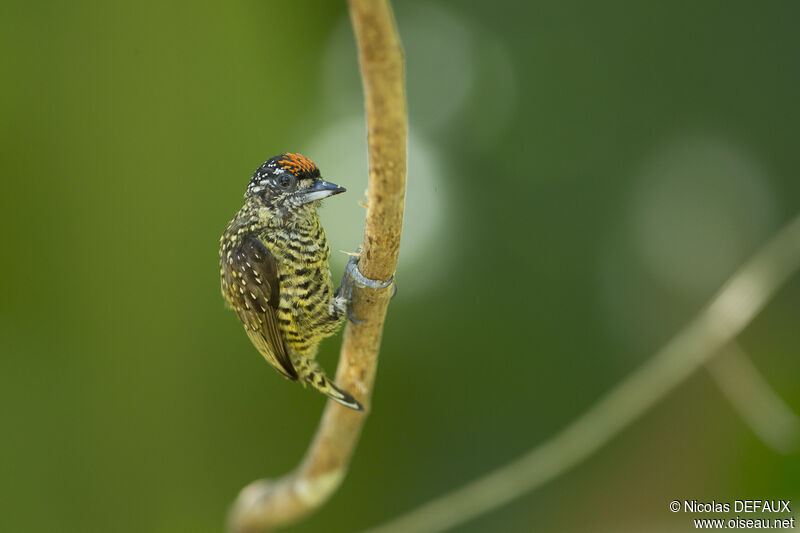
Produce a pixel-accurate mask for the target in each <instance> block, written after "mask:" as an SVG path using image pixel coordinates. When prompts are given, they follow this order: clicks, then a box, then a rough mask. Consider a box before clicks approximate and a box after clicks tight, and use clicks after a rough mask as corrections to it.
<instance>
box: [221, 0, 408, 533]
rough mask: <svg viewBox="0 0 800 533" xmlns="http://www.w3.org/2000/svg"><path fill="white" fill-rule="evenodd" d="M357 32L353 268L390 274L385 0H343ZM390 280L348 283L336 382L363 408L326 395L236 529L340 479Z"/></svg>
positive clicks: (395, 189)
mask: <svg viewBox="0 0 800 533" xmlns="http://www.w3.org/2000/svg"><path fill="white" fill-rule="evenodd" d="M348 3H349V7H350V15H351V19H352V22H353V27H354V29H355V33H356V42H357V46H358V50H359V60H360V65H361V76H362V80H363V84H364V95H365V101H366V111H367V129H368V146H369V166H370V168H369V188H368V192H367V200H368V207H367V221H366V227H365V230H364V243H363V245H362V250H363V251H362V253H361V256H360V259H359V263H358V268H359V271H360V272H361V273H362V274H363V275H364V276H365V277H366V278H369V279H372V280H378V281H384V280H389V279H390V278H391V277H392V275H393V274H394V271H395V268H396V266H397V256H398V252H399V249H400V232H401V229H402V223H403V208H404V200H405V183H406V131H407V115H406V101H405V81H404V72H403V54H402V50H401V48H400V40H399V37H398V35H397V29H396V27H395V23H394V16H393V15H392V10H391V7H390V5H389V2H388V1H386V0H349V2H348ZM391 294H392V287H391V286H390V287H387V288H385V289H371V288H366V287H363V286H359V285H357V284H356V286H355V287H354V289H353V296H352V302H351V306H352V310H353V314H354V315H355V316H357V317H359V319H362V320H363V323H360V324H353V323H348V324H347V327H346V328H345V332H344V340H343V343H342V351H341V355H340V357H339V366H338V369H337V371H336V383H337V384H338V385H339V386H340V387H342V388H343V389H345V390H347V391H350V392H351V393H352V394H353V395H354V396H355V397H356V399H357V400H359V401H360V402H361V404H362V405H363V406H364V408H365V412H363V413H362V412H357V411H354V410H352V409H347V408H345V407H343V406H341V405H339V404H337V403H335V402H332V401H329V402H328V404H327V405H326V407H325V412H324V413H323V415H322V419H321V421H320V424H319V427H318V428H317V433H316V436H315V437H314V440H313V442H312V443H311V446H310V447H309V449H308V451H307V452H306V456H305V458H304V459H303V461H302V462H301V463H300V465H299V466H298V467H297V468H296V469H295V470H294V471H292V472H290V473H289V474H287V475H286V476H284V477H282V478H280V479H277V480H259V481H256V482H254V483H251V484H250V485H248V486H247V487H245V488H244V489H242V491H241V492H240V493H239V496H238V498H237V499H236V502H235V503H234V505H233V509H232V510H231V514H230V518H229V528H230V530H231V531H234V532H236V533H254V532H261V531H268V530H270V529H273V528H275V527H277V526H281V525H285V524H289V523H291V522H294V521H296V520H298V519H300V518H302V517H304V516H306V515H308V514H309V513H311V512H312V511H314V510H315V509H316V508H318V507H319V506H321V505H322V504H323V503H325V502H326V501H327V500H328V499H329V498H330V496H331V495H332V494H333V493H334V492H335V491H336V489H337V488H338V486H339V485H340V484H341V482H342V480H343V479H344V477H345V475H346V473H347V469H348V465H349V462H350V457H351V456H352V454H353V451H354V450H355V447H356V444H357V443H358V438H359V435H360V433H361V427H362V426H363V424H364V421H365V420H366V416H367V413H368V412H369V406H370V397H371V395H372V387H373V383H374V380H375V371H376V369H377V365H378V350H379V348H380V342H381V334H382V332H383V322H384V318H385V316H386V308H387V306H388V305H389V299H390V298H391Z"/></svg>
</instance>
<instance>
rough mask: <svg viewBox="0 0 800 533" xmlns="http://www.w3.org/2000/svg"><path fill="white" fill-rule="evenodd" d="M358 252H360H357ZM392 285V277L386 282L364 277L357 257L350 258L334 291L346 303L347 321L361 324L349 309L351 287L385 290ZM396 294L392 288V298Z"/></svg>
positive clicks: (360, 320)
mask: <svg viewBox="0 0 800 533" xmlns="http://www.w3.org/2000/svg"><path fill="white" fill-rule="evenodd" d="M359 252H360V250H359ZM393 283H394V276H392V277H390V278H389V279H388V280H386V281H376V280H372V279H369V278H367V277H365V276H364V275H363V274H362V273H361V272H360V271H359V270H358V255H352V256H350V260H349V261H348V262H347V266H346V267H345V269H344V275H343V276H342V284H341V285H340V286H339V288H338V289H337V290H336V296H337V297H342V298H344V299H345V301H346V302H347V319H348V320H350V322H352V323H354V324H363V323H364V322H365V321H364V320H362V319H359V318H356V317H355V315H353V310H352V309H351V307H350V302H351V300H352V297H353V287H355V286H358V287H361V288H368V289H375V290H379V289H385V288H386V287H388V286H390V285H392V284H393ZM396 292H397V288H396V287H393V288H392V296H394V295H395V293H396Z"/></svg>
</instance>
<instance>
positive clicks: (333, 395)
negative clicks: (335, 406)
mask: <svg viewBox="0 0 800 533" xmlns="http://www.w3.org/2000/svg"><path fill="white" fill-rule="evenodd" d="M326 381H328V380H327V379H326ZM320 392H322V393H323V394H325V395H326V396H327V397H328V398H330V399H331V400H333V401H335V402H338V403H340V404H342V405H344V406H345V407H349V408H350V409H355V410H356V411H363V410H364V406H362V405H361V404H360V403H359V402H358V400H356V399H355V398H353V396H352V395H351V394H350V393H349V392H346V391H343V390H342V389H340V388H339V387H337V386H336V385H334V384H333V383H332V382H331V381H328V390H326V391H322V390H320Z"/></svg>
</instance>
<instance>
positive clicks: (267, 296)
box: [222, 235, 297, 380]
mask: <svg viewBox="0 0 800 533" xmlns="http://www.w3.org/2000/svg"><path fill="white" fill-rule="evenodd" d="M222 285H223V290H224V291H225V293H226V295H227V297H228V300H229V301H230V303H231V306H232V307H233V309H234V310H235V311H236V313H237V314H238V315H239V319H241V321H242V323H243V324H244V329H245V331H247V335H248V336H249V337H250V340H251V341H252V342H253V344H254V345H255V347H256V348H258V350H259V351H260V352H261V354H262V355H263V356H264V357H265V358H266V359H267V360H268V361H269V362H270V364H271V365H272V366H274V367H275V369H276V370H277V371H278V372H280V373H281V374H283V375H284V376H286V377H287V378H289V379H291V380H297V371H296V370H295V368H294V366H293V365H292V361H291V360H290V359H289V355H288V354H287V353H286V347H285V346H284V344H283V336H282V335H281V332H280V330H279V329H278V318H277V316H276V312H275V310H276V309H277V308H278V301H279V299H280V285H278V265H277V262H276V260H275V256H273V255H272V254H271V253H270V251H269V250H268V249H267V247H266V246H264V244H263V243H262V242H261V241H259V240H258V239H257V238H256V237H255V236H252V235H251V236H248V237H245V238H244V239H243V240H242V241H241V243H240V244H239V245H238V246H236V247H235V248H234V249H233V250H231V256H230V262H228V260H227V259H226V258H223V261H222Z"/></svg>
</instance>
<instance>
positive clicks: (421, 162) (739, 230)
mask: <svg viewBox="0 0 800 533" xmlns="http://www.w3.org/2000/svg"><path fill="white" fill-rule="evenodd" d="M396 8H397V12H398V24H399V27H400V32H401V36H404V37H405V38H406V43H405V44H406V50H407V61H408V78H409V106H410V112H411V125H412V141H413V142H412V152H411V155H410V157H411V161H410V165H411V167H412V172H411V173H410V175H409V184H410V191H409V201H408V205H407V217H408V219H409V221H416V227H415V228H414V229H413V231H412V228H411V227H409V231H408V233H407V235H406V239H407V240H406V242H404V245H403V252H402V253H403V256H402V257H401V267H400V271H399V273H398V279H399V292H398V295H397V297H396V298H395V299H394V301H393V303H392V305H391V308H390V311H389V316H388V321H387V325H386V330H385V335H384V343H383V349H382V354H381V359H380V367H379V372H378V379H377V385H376V391H375V395H374V401H373V413H372V415H371V416H370V418H369V420H368V422H367V424H366V427H365V430H364V433H363V437H362V440H361V442H360V444H359V447H358V450H357V452H356V455H355V457H354V460H353V464H352V468H351V471H350V473H349V475H348V477H347V479H346V481H345V483H344V485H343V486H342V487H341V489H340V490H339V491H338V492H337V493H336V495H335V496H334V497H333V499H332V501H331V502H330V503H329V504H328V505H327V506H325V507H324V508H323V509H322V510H321V511H319V512H318V513H316V514H314V515H313V516H312V517H310V518H309V519H308V520H306V521H304V522H302V523H301V524H299V525H298V526H296V528H295V530H296V531H332V532H338V531H342V532H349V531H357V530H359V529H363V528H365V527H367V526H370V525H375V524H378V523H380V522H382V521H384V520H386V519H388V518H390V517H392V516H395V515H397V514H399V513H401V512H403V511H405V510H408V509H410V508H412V507H414V506H416V505H418V504H420V503H422V502H424V501H426V500H429V499H430V498H432V497H434V496H436V495H439V494H442V493H443V492H445V491H447V490H448V489H452V488H454V487H456V486H458V485H460V484H461V483H464V482H466V481H468V480H470V479H473V478H474V477H476V476H478V475H480V474H482V473H485V472H487V471H489V470H491V469H492V468H494V467H498V466H500V465H502V464H504V463H505V462H506V461H509V460H511V459H513V458H514V457H517V456H518V455H520V454H521V453H523V452H524V451H525V450H527V449H528V448H530V447H531V446H532V445H534V444H536V443H539V442H542V441H544V440H546V439H547V438H548V436H550V435H553V434H554V432H556V431H558V430H559V429H560V428H562V427H563V426H564V425H565V424H567V423H568V422H569V421H570V420H572V419H573V418H574V417H576V416H577V415H579V414H580V413H581V412H583V411H584V410H586V409H587V408H588V407H589V406H591V405H592V404H593V402H595V401H596V399H597V398H598V397H599V396H600V395H602V394H603V392H604V391H606V390H608V389H610V388H611V387H613V386H614V384H615V383H617V382H618V381H619V380H620V379H621V378H623V377H624V376H625V375H627V374H628V373H629V372H630V371H632V370H633V369H634V368H636V367H637V366H638V365H639V364H641V363H642V362H643V361H644V360H646V359H647V357H649V356H650V355H651V354H652V353H653V352H654V351H655V350H656V349H657V348H658V347H660V346H661V345H662V344H663V343H664V342H665V341H666V340H668V339H669V338H670V336H671V335H673V334H674V333H675V332H676V331H677V329H678V328H679V327H681V326H682V325H683V324H685V323H686V322H687V321H688V320H689V318H690V317H691V316H692V315H693V313H694V312H696V311H697V310H698V309H699V308H700V307H701V306H702V304H703V303H704V302H705V301H707V299H708V298H709V297H710V296H711V295H712V294H713V292H714V291H715V290H716V288H717V287H718V286H719V284H721V282H722V281H723V280H724V279H725V277H726V276H727V275H729V274H730V273H731V272H732V271H733V270H734V269H735V268H736V267H737V266H738V265H739V264H740V263H741V261H742V260H743V259H745V258H746V257H747V256H748V255H749V254H750V253H752V252H753V251H755V250H756V249H757V248H758V246H759V244H760V243H762V242H764V240H765V239H767V238H768V237H769V235H771V234H772V233H773V232H774V231H776V230H777V229H778V228H779V227H780V226H781V224H782V223H784V222H785V221H787V220H788V219H789V218H790V217H791V216H793V215H794V214H796V213H798V212H800V150H798V148H797V140H798V138H800V100H798V95H800V33H798V21H799V20H800V5H798V4H797V3H796V2H790V1H787V2H770V3H767V4H756V3H752V2H723V1H708V2H701V3H699V4H698V3H697V2H657V3H655V2H648V3H640V4H636V3H631V2H610V3H609V2H606V3H595V2H556V1H544V2H531V3H524V2H509V1H505V0H498V1H494V2H483V3H477V2H475V3H468V2H456V1H442V2H434V3H422V2H406V1H403V2H397V4H396ZM346 24H347V19H346V11H345V6H344V3H343V2H311V1H293V2H256V1H243V2H230V3H217V2H191V3H190V2H173V3H162V2H148V1H141V2H134V3H116V2H100V1H96V2H92V1H77V2H64V1H54V2H26V3H23V2H9V1H5V2H3V3H2V6H1V7H0V44H1V45H2V50H3V52H2V67H1V68H2V72H3V84H2V88H0V95H2V98H0V109H1V110H2V111H1V113H2V114H1V118H2V120H1V121H0V152H1V153H2V155H1V156H0V173H1V174H2V182H1V183H2V189H0V195H1V196H0V198H1V199H0V206H1V207H2V210H1V211H0V217H1V218H0V220H1V221H2V225H1V226H0V227H2V232H3V245H4V246H3V252H2V253H3V255H2V258H3V260H2V262H1V263H0V275H1V276H2V280H3V282H2V285H0V424H1V425H0V531H7V532H56V531H57V532H64V533H71V532H81V533H85V532H108V531H114V532H119V533H127V532H137V533H138V532H148V533H150V532H152V533H178V532H192V533H197V532H216V531H220V530H221V529H222V525H223V523H224V518H225V514H226V511H227V507H228V505H229V504H230V502H231V501H232V500H233V498H234V496H235V495H236V493H237V491H238V490H239V489H240V488H241V487H242V486H244V485H245V484H246V483H248V482H249V481H252V480H253V479H255V478H258V477H263V476H276V475H280V474H282V473H284V472H285V471H288V470H289V469H291V468H292V467H293V466H294V465H295V464H296V463H297V462H298V461H299V459H300V458H301V457H302V455H303V453H304V451H305V448H306V446H307V444H308V442H309V439H310V437H311V435H312V434H313V432H314V429H315V426H316V424H317V421H318V419H319V415H320V412H321V410H322V407H323V399H322V398H321V397H320V396H319V395H317V394H315V393H312V392H309V391H304V390H303V389H302V388H301V387H298V386H296V385H293V384H291V383H289V382H287V381H285V380H283V379H281V378H280V377H279V376H278V375H277V374H276V373H275V372H274V371H273V370H272V369H270V368H269V367H268V365H266V364H265V362H264V361H263V360H262V359H261V358H260V357H259V356H258V355H257V353H256V352H255V350H254V349H253V348H252V347H251V345H250V343H249V341H248V339H247V337H246V336H245V334H244V333H243V331H242V328H241V326H240V324H239V323H238V321H237V320H236V318H235V315H234V314H233V313H231V312H229V311H227V310H226V309H225V307H224V306H223V303H222V299H221V297H220V295H219V288H218V271H217V244H218V237H219V234H220V233H221V231H222V229H223V228H224V226H225V224H226V223H227V221H228V220H229V218H230V217H231V216H232V215H233V214H234V213H235V211H236V210H237V209H238V207H239V205H240V203H241V195H242V194H243V192H244V187H245V185H246V183H247V180H248V179H249V176H250V174H251V173H252V171H253V170H254V169H255V168H256V167H257V166H258V165H260V164H261V163H262V162H263V160H265V159H267V158H268V157H270V156H272V155H275V154H276V153H280V152H284V151H300V152H302V153H304V154H305V155H307V156H309V157H311V158H312V159H314V160H315V161H316V162H317V163H318V164H319V166H320V167H321V168H322V170H323V174H324V175H326V177H329V178H330V179H331V180H332V181H336V182H339V183H341V184H343V185H345V186H347V187H348V188H349V189H350V191H351V193H352V194H351V193H348V195H345V196H343V197H338V198H337V199H336V200H331V202H330V206H329V207H330V210H328V208H326V211H325V212H323V216H327V218H326V223H327V224H328V226H329V227H332V231H331V234H332V235H335V234H336V232H340V233H341V234H343V235H348V236H349V237H337V238H336V240H334V242H332V248H333V249H334V250H337V249H341V248H352V247H353V246H354V245H356V244H357V243H358V238H359V235H360V232H361V226H360V225H359V224H360V223H349V222H348V223H347V224H343V223H342V222H341V221H342V220H346V217H347V216H350V217H351V219H353V220H360V219H361V217H362V211H361V208H360V207H358V206H357V204H356V201H357V200H358V199H360V195H359V191H360V190H361V189H363V179H364V177H363V175H362V176H360V177H358V176H355V175H347V174H345V173H344V171H343V170H341V169H345V168H350V167H348V166H347V165H353V168H360V169H362V170H361V172H362V173H364V174H365V171H364V170H363V161H364V160H365V157H364V155H363V152H362V151H359V150H363V148H359V147H360V146H361V144H363V139H361V138H360V137H359V135H356V136H355V137H357V138H351V137H353V135H350V134H347V135H345V134H344V133H342V132H344V131H345V130H346V131H348V132H349V131H351V130H347V129H346V128H345V129H343V130H339V129H337V128H338V127H339V126H338V125H339V124H341V123H342V121H343V120H345V121H346V120H351V122H352V120H355V121H356V122H355V123H356V124H358V122H357V120H358V117H359V113H360V111H361V108H360V106H361V103H360V101H361V100H360V99H361V96H360V92H359V90H360V89H359V80H358V78H357V74H356V67H355V65H356V63H355V61H356V58H355V55H354V52H353V48H352V46H353V45H352V37H351V36H350V33H349V31H348V30H347V26H346ZM332 65H333V67H332ZM355 131H356V133H359V131H360V130H359V128H358V127H356V129H355ZM323 132H327V133H325V134H324V135H327V138H329V139H334V140H337V139H338V140H340V141H342V142H343V143H344V144H343V145H342V146H344V147H345V148H342V149H340V150H339V151H338V152H337V151H336V150H329V151H328V152H324V151H322V150H320V152H319V153H315V151H314V146H315V141H314V139H318V138H319V137H320V136H321V135H323ZM362 134H363V131H362ZM359 143H361V144H359ZM348 146H355V148H354V149H353V151H349V150H348V149H347V147H348ZM415 146H416V147H417V148H414V147H415ZM417 154H419V157H417ZM423 155H424V157H423ZM337 170H338V172H337ZM359 180H361V181H359ZM653 191H655V192H653ZM339 198H342V199H341V200H340V199H339ZM337 210H338V211H337ZM340 213H345V214H343V215H340ZM347 213H349V215H348V214H347ZM353 213H355V215H353ZM342 217H345V218H342ZM347 220H350V219H347ZM337 221H339V223H338V224H337ZM731 221H733V222H735V223H733V224H732V223H730V222H731ZM409 224H412V222H409ZM343 226H344V227H343ZM665 233H666V237H665V236H664V235H665ZM662 238H663V242H662V241H661V240H659V239H662ZM348 239H349V240H348ZM332 240H333V237H332ZM341 264H342V256H341V255H340V254H337V257H336V262H335V264H334V275H335V276H337V277H338V275H339V274H340V272H341ZM695 273H696V274H697V275H696V276H695V275H694V274H695ZM798 303H800V276H797V275H795V276H794V277H793V279H792V280H791V281H790V283H789V284H788V285H787V286H786V287H785V288H784V289H783V290H782V291H781V292H780V293H779V295H778V296H777V297H776V298H775V299H774V300H773V301H772V302H771V303H770V304H769V305H768V307H767V308H766V309H765V311H764V312H763V313H762V314H761V315H760V316H759V317H758V318H757V319H756V320H755V322H754V323H752V324H751V325H750V326H749V327H748V328H747V330H746V331H745V332H744V334H743V335H742V337H741V339H740V340H741V344H742V346H743V347H744V348H745V350H746V351H747V352H748V353H749V354H750V356H751V357H752V358H753V360H754V361H755V363H756V365H757V366H758V367H759V369H760V370H761V371H762V372H763V373H764V375H765V376H766V378H767V380H768V381H769V382H770V384H771V385H773V386H774V388H775V390H776V391H777V392H778V393H779V394H780V395H781V396H782V397H783V398H784V399H785V400H786V401H787V403H788V404H789V405H791V406H793V408H794V409H795V410H799V409H800V387H798V383H800V358H799V357H798V355H799V354H800V336H799V335H798V333H797V331H798V329H797V328H798V324H800V305H798ZM338 345H339V337H338V336H337V337H335V338H334V339H331V340H329V341H327V342H325V344H324V345H323V347H322V350H321V353H320V359H321V361H322V362H323V364H324V365H325V366H326V368H328V369H330V371H331V372H333V369H334V368H335V359H336V356H337V353H338ZM770 497H771V498H783V499H788V498H793V499H794V500H795V503H794V506H795V507H800V455H798V453H796V452H795V453H794V454H790V455H780V454H776V453H775V452H773V451H771V450H770V449H769V448H768V447H766V446H765V445H763V444H762V443H761V442H760V441H759V440H758V439H757V438H756V437H755V436H754V435H753V433H752V432H751V431H750V430H749V429H748V427H747V426H746V425H744V424H743V423H742V422H741V421H740V419H739V417H738V416H737V414H736V413H735V412H734V411H733V410H732V409H731V408H730V406H729V404H728V403H727V402H726V400H725V399H724V398H723V397H722V396H721V395H720V393H719V391H718V389H717V388H716V387H715V385H714V383H713V382H712V380H710V379H709V377H708V375H707V374H705V373H704V372H700V373H698V374H697V375H696V376H693V377H692V378H690V379H689V380H688V381H687V382H686V383H685V384H683V385H681V386H680V387H679V388H678V389H677V390H676V391H675V392H673V393H672V394H670V395H669V396H668V397H667V398H666V399H665V400H664V401H663V402H661V403H660V404H659V405H658V406H657V407H656V408H655V409H653V410H652V411H650V412H649V413H648V414H647V416H645V417H644V418H643V419H642V420H640V421H639V422H637V423H635V424H634V425H633V426H631V427H630V428H627V429H626V430H625V431H623V432H622V434H621V435H620V436H619V437H618V438H616V439H615V440H614V441H612V442H611V443H610V444H609V445H608V446H606V447H605V448H603V449H602V450H601V451H600V452H599V453H597V454H596V455H594V456H592V457H591V458H590V459H589V460H588V461H586V462H584V463H583V464H581V465H580V466H579V467H578V468H576V469H574V470H572V471H570V472H569V473H567V474H566V475H564V476H562V477H560V478H558V479H556V480H555V481H553V482H551V483H549V484H548V485H546V486H544V487H543V488H541V489H539V490H537V491H536V492H533V493H531V494H527V495H525V496H523V497H522V498H520V499H518V500H516V501H515V502H514V503H512V504H510V505H508V506H506V507H503V508H502V509H500V510H497V511H495V512H493V513H490V514H488V515H486V516H483V517H481V518H479V519H477V520H474V521H472V522H470V523H469V524H467V525H464V526H461V527H459V528H457V531H464V532H478V531H510V532H518V531H519V532H523V531H533V530H536V531H689V530H690V527H689V516H687V515H684V514H683V513H680V514H672V513H669V512H668V510H667V504H668V502H669V501H670V500H673V499H699V500H712V499H715V500H717V501H724V500H726V499H733V498H752V499H763V498H770Z"/></svg>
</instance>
